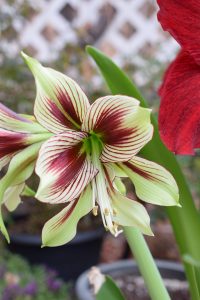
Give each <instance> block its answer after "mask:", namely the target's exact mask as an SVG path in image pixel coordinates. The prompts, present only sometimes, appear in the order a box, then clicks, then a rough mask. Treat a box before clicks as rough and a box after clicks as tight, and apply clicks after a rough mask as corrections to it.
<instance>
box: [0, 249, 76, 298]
mask: <svg viewBox="0 0 200 300" xmlns="http://www.w3.org/2000/svg"><path fill="white" fill-rule="evenodd" d="M0 295H1V297H2V298H1V300H4V299H9V300H31V299H34V300H44V299H48V300H55V299H57V300H70V299H71V298H70V296H69V286H68V285H67V284H65V283H64V282H63V281H62V280H61V279H59V278H58V277H57V276H56V274H55V272H54V271H52V270H47V269H45V268H44V267H42V266H34V267H31V266H30V265H29V264H28V263H27V262H26V261H25V260H23V259H22V258H21V257H19V256H17V255H12V254H10V253H8V252H5V253H4V254H3V255H2V256H1V257H0Z"/></svg>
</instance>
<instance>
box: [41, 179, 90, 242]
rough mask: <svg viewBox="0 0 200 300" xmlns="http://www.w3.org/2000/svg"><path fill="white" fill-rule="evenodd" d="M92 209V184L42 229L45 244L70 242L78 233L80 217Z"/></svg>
mask: <svg viewBox="0 0 200 300" xmlns="http://www.w3.org/2000/svg"><path fill="white" fill-rule="evenodd" d="M91 210H92V191H91V187H90V185H88V187H87V188H86V189H85V190H84V191H83V193H82V194H81V196H80V198H78V199H75V200H73V201H71V202H70V203H69V204H68V205H67V207H65V208H64V209H63V210H62V211H61V212H60V213H58V214H57V215H55V216H54V217H53V218H51V219H50V220H49V221H48V222H47V223H46V224H45V225H44V228H43V230H42V242H43V246H49V247H55V246H60V245H63V244H65V243H67V242H69V241H70V240H71V239H72V238H73V237H74V236H75V234H76V230H77V224H78V221H79V220H80V218H82V217H83V216H84V215H86V214H87V213H89V212H90V211H91Z"/></svg>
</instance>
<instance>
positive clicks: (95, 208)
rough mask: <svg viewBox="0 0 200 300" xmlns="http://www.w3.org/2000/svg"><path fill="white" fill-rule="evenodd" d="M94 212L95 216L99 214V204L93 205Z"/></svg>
mask: <svg viewBox="0 0 200 300" xmlns="http://www.w3.org/2000/svg"><path fill="white" fill-rule="evenodd" d="M92 213H93V215H94V216H95V217H96V216H97V215H98V206H97V205H95V206H94V207H93V209H92Z"/></svg>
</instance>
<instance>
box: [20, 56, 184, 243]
mask: <svg viewBox="0 0 200 300" xmlns="http://www.w3.org/2000/svg"><path fill="white" fill-rule="evenodd" d="M23 57H24V59H25V61H26V62H27V64H28V66H29V67H30V69H31V71H32V72H33V75H34V77H35V80H36V87H37V96H36V101H35V108H34V114H35V117H36V119H37V121H38V122H39V123H40V124H42V125H43V126H44V127H45V128H46V129H47V130H49V131H50V132H52V133H54V136H53V137H51V138H50V139H49V140H48V141H46V142H45V143H44V144H43V145H42V147H41V149H40V152H39V157H38V160H37V164H36V173H37V174H38V175H39V177H40V185H39V188H38V191H37V194H36V198H38V199H39V200H40V201H42V202H47V203H51V204H57V203H66V207H65V208H64V209H63V210H62V211H61V212H60V213H59V214H57V215H56V216H54V217H53V218H52V219H50V220H49V221H48V222H47V223H46V224H45V226H44V228H43V232H42V241H43V245H44V246H58V245H62V244H64V243H66V242H68V241H70V240H71V239H72V238H73V237H74V235H75V234H76V227H77V223H78V221H79V219H80V218H81V217H83V216H84V215H86V214H87V213H89V212H90V211H93V214H94V215H97V214H98V213H100V214H101V216H102V220H103V224H104V226H105V228H106V229H107V230H109V231H110V232H111V233H112V234H113V235H115V236H117V235H118V234H119V233H120V232H121V231H122V228H123V226H133V227H136V228H139V229H140V230H141V232H143V233H144V234H149V235H151V234H152V231H151V228H150V219H149V216H148V213H147V211H146V210H145V208H144V206H143V205H142V204H140V203H139V202H138V201H135V200H132V199H129V198H127V197H126V196H125V195H123V194H122V193H120V191H119V187H118V184H117V183H118V181H117V180H116V178H118V177H119V178H121V177H129V178H130V179H131V181H132V182H133V184H134V186H135V192H136V195H137V196H138V198H140V199H141V200H143V201H145V202H149V203H154V204H159V205H178V198H179V197H178V188H177V185H176V182H175V180H174V178H173V177H172V176H171V174H170V173H169V172H168V171H167V170H165V169H164V168H163V167H161V166H160V165H158V164H156V163H154V162H151V161H147V160H145V159H143V158H140V157H138V156H136V154H137V153H138V152H139V151H140V150H141V149H142V147H144V145H146V143H148V141H149V140H150V139H151V138H152V134H153V127H152V125H151V122H150V110H149V109H145V108H142V107H140V106H139V101H137V100H136V99H133V98H131V97H127V96H122V95H117V96H106V97H102V98H99V99H97V100H96V101H95V102H94V103H93V104H92V105H90V104H89V101H88V99H87V97H86V95H85V94H84V93H83V91H82V90H81V88H80V87H79V86H78V85H77V84H76V83H75V82H74V81H73V80H72V79H70V78H68V77H67V76H65V75H63V74H61V73H59V72H57V71H54V70H52V69H50V68H45V67H43V66H42V65H41V64H40V63H39V62H38V61H36V60H35V59H33V58H30V57H28V56H27V55H25V54H23Z"/></svg>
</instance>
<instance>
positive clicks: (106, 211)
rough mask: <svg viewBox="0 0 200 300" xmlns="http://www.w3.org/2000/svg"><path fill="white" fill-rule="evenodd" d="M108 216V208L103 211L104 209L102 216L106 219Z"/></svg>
mask: <svg viewBox="0 0 200 300" xmlns="http://www.w3.org/2000/svg"><path fill="white" fill-rule="evenodd" d="M109 214H110V211H109V209H108V208H105V209H104V215H105V216H106V217H108V216H109Z"/></svg>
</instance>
